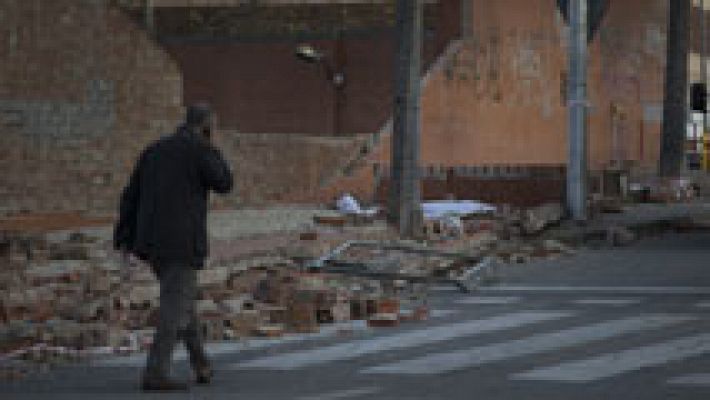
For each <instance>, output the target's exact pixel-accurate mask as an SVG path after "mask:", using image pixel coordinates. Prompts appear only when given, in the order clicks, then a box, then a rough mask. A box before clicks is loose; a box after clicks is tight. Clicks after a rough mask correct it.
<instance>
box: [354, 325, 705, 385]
mask: <svg viewBox="0 0 710 400" xmlns="http://www.w3.org/2000/svg"><path fill="white" fill-rule="evenodd" d="M693 319H694V318H693V317H690V316H679V315H669V314H650V315H642V316H638V317H630V318H623V319H618V320H613V321H605V322H601V323H597V324H594V325H587V326H581V327H576V328H570V329H565V330H562V331H557V332H551V333H541V334H537V335H533V336H530V337H527V338H524V339H517V340H512V341H508V342H502V343H495V344H492V345H488V346H481V347H474V348H469V349H460V350H455V351H450V352H445V353H435V354H431V355H428V356H424V357H419V358H415V359H411V360H402V361H398V362H394V363H390V364H384V365H379V366H374V367H370V368H366V369H364V370H362V371H361V372H363V373H378V374H439V373H442V372H448V371H453V370H458V369H463V368H467V367H474V366H479V365H482V364H485V363H490V362H495V361H503V360H507V359H511V358H516V357H521V356H525V355H531V354H536V353H543V352H547V351H552V350H558V349H561V348H564V347H572V346H578V345H581V344H585V343H590V342H594V341H600V340H604V339H609V338H612V337H615V336H620V335H623V334H627V333H631V332H639V331H644V330H650V329H658V328H663V327H666V326H670V325H674V324H679V323H682V322H687V321H690V320H693Z"/></svg>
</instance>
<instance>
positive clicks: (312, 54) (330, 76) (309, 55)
mask: <svg viewBox="0 0 710 400" xmlns="http://www.w3.org/2000/svg"><path fill="white" fill-rule="evenodd" d="M339 40H340V39H339ZM337 45H338V46H340V45H341V44H340V43H338V44H337ZM296 57H297V58H298V59H299V60H302V61H304V62H307V63H310V64H317V65H320V66H322V67H323V69H324V70H325V76H326V79H327V80H328V81H329V82H330V83H331V84H332V85H333V90H334V101H333V132H334V134H335V135H340V133H341V130H342V127H341V111H342V103H343V95H344V89H345V73H344V72H343V71H342V70H340V69H339V68H336V67H335V66H334V65H333V63H332V62H331V61H330V60H329V59H328V58H327V57H326V56H325V55H324V54H323V53H322V52H321V51H319V50H317V49H316V48H314V47H313V46H311V45H309V44H302V45H300V46H298V47H296Z"/></svg>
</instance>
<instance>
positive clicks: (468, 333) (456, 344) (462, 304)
mask: <svg viewBox="0 0 710 400" xmlns="http://www.w3.org/2000/svg"><path fill="white" fill-rule="evenodd" d="M499 288H500V287H499ZM513 288H514V287H506V288H505V289H504V290H503V291H502V292H493V291H492V290H491V291H490V292H488V293H486V292H482V293H479V294H478V295H476V296H464V297H457V298H456V299H454V300H453V301H452V303H450V304H455V305H456V307H455V308H454V309H435V310H433V311H432V315H431V319H430V320H429V321H428V322H426V323H421V324H412V325H403V326H402V329H399V330H392V329H381V330H380V329H370V328H368V327H367V324H366V323H365V322H364V321H360V322H359V323H355V325H352V324H351V325H349V328H350V329H355V330H357V331H358V332H359V333H358V334H354V335H351V336H345V337H343V336H341V335H337V334H335V333H336V332H340V331H341V329H343V327H342V326H330V327H324V328H323V330H322V331H321V332H320V333H316V334H306V335H289V336H286V337H283V338H274V339H261V340H253V341H244V342H226V343H215V344H211V345H209V346H208V351H209V352H210V353H211V354H212V355H213V356H215V355H219V356H223V358H224V359H225V361H227V360H231V361H228V362H223V363H221V365H220V369H226V370H232V371H271V370H276V371H291V372H298V371H308V370H310V369H317V368H330V367H332V366H335V365H337V366H338V369H339V370H340V369H342V368H348V369H351V370H352V373H353V374H355V376H360V377H362V378H363V379H370V378H372V377H381V378H386V377H392V376H402V377H407V376H410V377H413V376H420V377H427V376H428V377H433V376H437V375H440V374H446V373H450V372H465V371H469V370H475V369H476V368H481V367H484V366H489V365H493V364H495V365H496V366H497V367H498V368H501V369H503V370H504V371H505V372H504V373H503V374H502V377H503V378H504V379H507V380H512V381H517V382H527V383H530V382H564V383H578V384H582V383H590V382H597V381H602V380H604V379H608V378H612V377H618V376H624V375H625V374H632V373H634V372H637V371H639V370H642V369H645V368H663V367H664V366H668V365H674V366H678V365H680V364H683V365H686V364H687V365H689V366H691V367H695V368H690V369H689V372H692V373H688V374H686V375H677V373H678V372H681V371H682V370H675V369H673V370H669V371H672V372H669V371H666V373H667V374H668V375H669V376H666V377H663V378H661V379H660V380H659V382H660V383H661V384H665V385H669V386H674V387H676V388H688V387H698V386H700V387H710V373H703V371H700V372H698V371H697V368H698V367H700V368H703V367H707V363H705V364H702V363H701V364H702V365H698V363H697V362H696V361H697V360H698V359H701V360H702V359H705V360H707V358H703V357H707V356H708V355H710V321H708V320H707V314H706V310H707V308H708V306H710V301H708V300H706V299H707V297H704V296H703V298H700V299H699V298H698V295H701V296H702V294H703V293H704V292H705V289H703V288H694V287H686V288H663V287H650V288H649V287H645V288H642V287H624V288H615V290H614V291H613V294H611V293H612V291H611V290H603V288H600V287H589V288H586V290H585V289H584V288H582V290H579V292H581V294H582V296H563V297H561V298H560V297H559V296H554V297H553V300H552V301H550V300H549V299H547V300H543V301H541V302H539V303H536V302H534V301H532V302H531V301H530V300H531V299H532V298H531V297H530V298H529V297H528V294H527V290H528V289H529V288H528V287H517V289H513ZM518 289H519V290H518ZM566 289H567V288H566V287H542V291H543V292H562V291H565V290H566ZM511 294H514V295H512V296H511ZM659 294H661V295H665V294H675V295H680V296H681V298H686V297H685V296H686V295H689V297H687V299H688V301H682V302H670V303H668V304H666V305H665V306H663V307H661V308H662V310H659V311H649V308H648V307H650V308H651V310H656V308H654V307H655V305H654V301H655V300H652V296H656V295H659ZM595 295H597V296H598V297H595ZM605 295H606V296H605ZM629 295H631V296H633V297H629ZM637 306H638V307H637ZM641 306H643V307H644V308H643V310H645V311H644V312H640V311H641V309H640V308H641ZM666 307H670V309H669V308H666ZM281 345H284V346H281ZM245 350H249V351H245ZM185 357H186V355H185V354H184V353H182V352H181V353H179V354H177V357H176V358H177V359H178V360H180V359H184V358H185ZM237 360H238V361H237ZM353 361H356V362H353ZM144 362H145V355H136V356H133V357H128V358H122V359H121V358H119V359H114V360H107V361H104V362H102V363H101V365H102V366H106V367H115V366H138V365H142V364H143V363H144ZM354 393H355V392H354ZM355 394H357V393H355ZM357 395H358V396H359V394H357ZM350 396H351V393H350V392H347V391H345V392H342V393H341V392H333V394H332V396H331V397H327V398H347V397H350ZM353 396H354V395H353Z"/></svg>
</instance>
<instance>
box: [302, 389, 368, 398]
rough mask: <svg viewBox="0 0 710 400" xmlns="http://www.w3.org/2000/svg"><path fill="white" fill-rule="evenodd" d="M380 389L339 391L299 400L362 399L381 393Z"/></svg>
mask: <svg viewBox="0 0 710 400" xmlns="http://www.w3.org/2000/svg"><path fill="white" fill-rule="evenodd" d="M380 391H381V389H380V388H376V387H366V388H357V389H347V390H338V391H335V392H330V393H324V394H318V395H314V396H302V397H298V398H297V400H340V399H352V398H354V397H361V396H367V395H372V394H375V393H378V392H380Z"/></svg>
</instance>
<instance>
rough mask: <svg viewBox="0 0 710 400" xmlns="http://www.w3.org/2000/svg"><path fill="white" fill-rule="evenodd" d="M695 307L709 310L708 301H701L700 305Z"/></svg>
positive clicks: (709, 303)
mask: <svg viewBox="0 0 710 400" xmlns="http://www.w3.org/2000/svg"><path fill="white" fill-rule="evenodd" d="M695 307H699V308H710V301H701V302H700V303H698V304H696V305H695Z"/></svg>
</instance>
